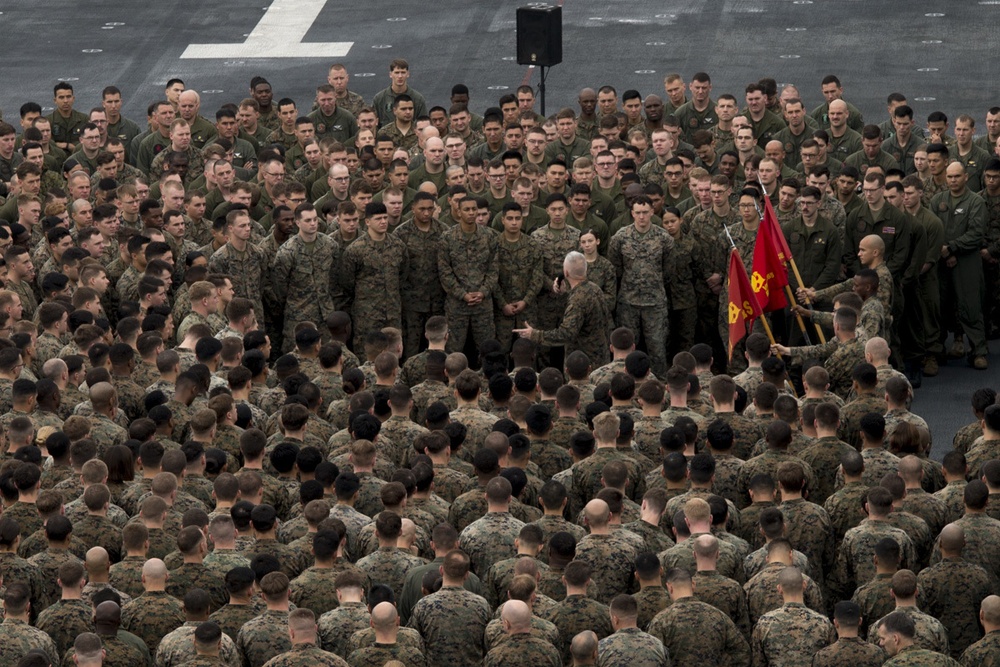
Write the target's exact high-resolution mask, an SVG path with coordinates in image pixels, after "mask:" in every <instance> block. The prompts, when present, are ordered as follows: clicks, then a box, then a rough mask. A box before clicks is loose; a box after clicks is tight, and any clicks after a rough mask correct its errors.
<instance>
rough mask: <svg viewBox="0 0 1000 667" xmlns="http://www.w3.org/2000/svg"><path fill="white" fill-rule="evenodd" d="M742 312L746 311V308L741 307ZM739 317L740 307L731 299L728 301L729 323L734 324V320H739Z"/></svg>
mask: <svg viewBox="0 0 1000 667" xmlns="http://www.w3.org/2000/svg"><path fill="white" fill-rule="evenodd" d="M744 304H746V302H745V301H744ZM747 305H749V304H747ZM743 312H744V313H745V312H746V308H745V307H744V309H743ZM751 312H752V311H751ZM739 318H740V307H739V306H737V305H736V304H735V303H733V302H732V301H730V302H729V323H730V324H736V322H737V320H739Z"/></svg>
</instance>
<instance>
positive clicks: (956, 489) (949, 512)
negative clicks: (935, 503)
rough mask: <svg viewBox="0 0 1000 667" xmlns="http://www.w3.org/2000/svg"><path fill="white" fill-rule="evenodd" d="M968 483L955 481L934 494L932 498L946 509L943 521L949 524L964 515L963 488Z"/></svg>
mask: <svg viewBox="0 0 1000 667" xmlns="http://www.w3.org/2000/svg"><path fill="white" fill-rule="evenodd" d="M967 485H968V482H967V481H965V480H964V479H957V480H954V481H951V482H948V484H946V485H945V487H944V488H943V489H941V490H940V491H938V492H937V493H934V494H933V495H934V497H935V498H938V499H940V500H941V501H942V502H943V503H944V504H945V508H946V513H945V517H946V519H945V521H946V523H951V522H952V521H958V520H959V519H960V518H962V514H964V513H965V487H966V486H967Z"/></svg>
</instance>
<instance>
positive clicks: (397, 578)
mask: <svg viewBox="0 0 1000 667" xmlns="http://www.w3.org/2000/svg"><path fill="white" fill-rule="evenodd" d="M463 546H465V545H463ZM426 563H427V561H425V560H424V559H423V558H419V557H418V556H413V555H411V554H409V553H407V552H405V551H403V550H401V549H397V548H396V547H379V548H378V550H377V551H375V552H374V553H372V554H369V555H368V556H365V557H364V558H362V559H361V560H359V561H358V562H357V566H358V568H359V569H360V570H363V571H364V572H365V573H366V574H367V575H368V577H369V578H370V579H371V580H372V581H374V582H378V583H382V584H385V585H387V586H389V587H390V588H392V592H393V593H395V595H396V599H399V596H400V595H402V593H403V584H404V583H405V582H406V574H407V572H409V571H410V570H411V569H412V568H414V567H419V566H421V565H424V564H426Z"/></svg>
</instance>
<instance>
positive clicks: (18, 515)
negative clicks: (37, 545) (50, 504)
mask: <svg viewBox="0 0 1000 667" xmlns="http://www.w3.org/2000/svg"><path fill="white" fill-rule="evenodd" d="M3 515H4V517H6V518H8V519H13V520H14V521H17V525H18V527H19V528H20V529H21V538H22V539H24V538H26V537H30V536H31V535H32V534H33V533H34V532H35V531H37V530H41V529H42V528H43V522H42V516H41V515H40V514H39V513H38V508H37V507H36V506H35V504H34V503H26V502H22V501H20V500H18V501H15V502H14V503H12V504H10V505H8V506H7V507H5V508H4V509H3Z"/></svg>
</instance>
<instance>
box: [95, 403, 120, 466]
mask: <svg viewBox="0 0 1000 667" xmlns="http://www.w3.org/2000/svg"><path fill="white" fill-rule="evenodd" d="M123 416H124V415H123ZM90 437H91V439H93V440H94V442H96V443H97V452H98V455H99V456H101V455H103V454H104V452H106V451H108V450H109V449H111V448H112V447H114V446H115V445H124V444H125V441H126V440H128V431H126V430H125V429H124V428H122V427H121V426H119V425H118V424H116V423H115V422H113V421H111V420H110V419H108V417H107V416H106V415H103V414H100V413H94V414H92V415H90Z"/></svg>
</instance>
